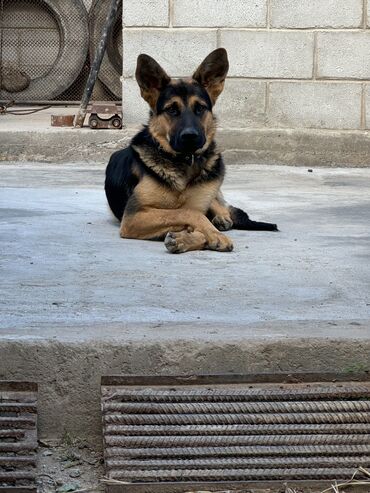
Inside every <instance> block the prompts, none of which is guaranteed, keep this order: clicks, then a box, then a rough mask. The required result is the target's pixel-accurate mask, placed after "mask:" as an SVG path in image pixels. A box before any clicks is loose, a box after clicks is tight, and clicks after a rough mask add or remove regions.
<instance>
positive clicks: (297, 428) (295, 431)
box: [105, 423, 370, 436]
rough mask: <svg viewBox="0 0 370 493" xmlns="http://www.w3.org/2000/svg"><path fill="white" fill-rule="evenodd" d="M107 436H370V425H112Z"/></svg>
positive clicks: (109, 426) (108, 428) (106, 431)
mask: <svg viewBox="0 0 370 493" xmlns="http://www.w3.org/2000/svg"><path fill="white" fill-rule="evenodd" d="M105 433H106V435H124V436H173V435H188V436H197V435H211V436H212V435H217V436H220V435H282V434H285V435H299V434H302V435H309V434H312V435H317V434H333V435H336V434H338V435H339V434H341V433H350V434H361V433H365V434H370V423H365V424H363V423H354V424H353V423H348V424H290V425H289V424H288V425H182V426H181V425H168V426H167V425H142V426H141V425H115V424H109V425H107V426H106V427H105Z"/></svg>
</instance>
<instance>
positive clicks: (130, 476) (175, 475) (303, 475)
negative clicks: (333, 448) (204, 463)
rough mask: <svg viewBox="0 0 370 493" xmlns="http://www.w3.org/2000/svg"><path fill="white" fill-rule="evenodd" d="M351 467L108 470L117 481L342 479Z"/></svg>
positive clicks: (348, 475) (351, 471)
mask: <svg viewBox="0 0 370 493" xmlns="http://www.w3.org/2000/svg"><path fill="white" fill-rule="evenodd" d="M353 473H354V469H353V468H339V467H337V468H334V467H333V468H315V467H312V468H307V469H302V468H295V469H249V470H247V471H246V470H245V469H230V470H227V469H224V470H217V469H216V470H211V469H210V470H197V469H180V470H178V469H168V470H124V471H114V470H113V471H111V473H110V477H111V478H112V479H118V480H135V479H136V478H137V477H138V476H139V477H140V478H141V479H142V480H144V481H158V480H159V481H173V480H185V481H189V480H191V481H204V480H211V481H218V480H223V481H231V480H234V481H247V480H262V479H274V480H284V479H287V478H292V477H294V478H296V479H333V480H334V479H344V478H350V477H351V476H352V475H353Z"/></svg>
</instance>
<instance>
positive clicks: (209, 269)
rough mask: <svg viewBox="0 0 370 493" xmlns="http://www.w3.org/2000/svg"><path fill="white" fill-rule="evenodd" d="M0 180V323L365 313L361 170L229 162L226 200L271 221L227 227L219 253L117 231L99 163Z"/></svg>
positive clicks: (368, 189) (369, 204)
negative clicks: (174, 250)
mask: <svg viewBox="0 0 370 493" xmlns="http://www.w3.org/2000/svg"><path fill="white" fill-rule="evenodd" d="M0 179H1V184H2V190H1V197H0V204H1V211H0V214H1V216H0V221H1V223H0V228H1V251H2V258H1V265H2V272H3V274H2V278H3V282H2V286H1V295H0V299H1V305H2V327H3V328H10V329H11V330H12V331H14V330H17V329H18V331H20V330H22V332H23V330H24V329H31V328H37V329H39V330H40V329H41V328H43V327H45V325H46V326H47V327H49V328H50V326H51V325H52V326H54V325H55V324H58V325H90V326H92V325H93V324H97V323H99V324H101V323H113V322H124V323H125V324H126V323H143V322H148V323H158V324H161V323H165V322H171V323H179V322H180V323H187V322H198V321H201V322H207V323H226V324H249V323H252V322H265V321H278V320H280V321H288V320H290V321H291V320H312V321H317V320H332V321H335V320H347V319H360V320H367V319H369V317H370V265H369V260H370V233H369V217H370V170H325V171H324V170H317V169H315V170H314V172H313V173H309V172H308V171H307V169H303V168H299V169H286V168H284V169H282V168H272V167H248V168H243V167H237V166H235V167H232V168H229V170H228V178H227V181H226V184H225V187H224V190H225V194H226V197H227V199H228V200H229V201H231V202H232V203H233V204H236V205H238V206H241V207H243V208H245V209H246V210H247V211H248V212H249V213H250V215H251V217H252V218H256V219H260V220H270V221H271V222H277V223H278V225H279V228H280V230H281V232H280V233H265V232H241V231H233V232H231V233H230V236H231V237H232V238H233V240H234V243H235V250H234V252H232V253H229V254H227V253H215V252H210V251H202V252H193V253H187V254H185V255H170V254H168V253H167V252H166V250H165V248H164V246H163V244H162V243H159V242H147V241H136V240H122V239H120V237H119V234H118V223H117V222H116V221H115V220H114V219H113V218H112V216H111V215H110V212H109V211H108V209H107V205H106V201H105V196H104V192H103V186H102V183H103V170H102V169H101V168H99V169H94V168H89V169H87V168H84V167H80V168H78V167H73V168H69V167H62V168H61V167H52V166H51V167H46V166H45V165H43V166H42V167H38V166H37V165H34V166H32V165H21V166H15V165H11V164H10V165H8V166H3V167H2V168H0ZM333 330H334V329H333ZM32 332H33V333H35V332H34V331H32ZM40 333H43V332H42V331H41V332H40ZM3 335H4V332H3ZM266 335H267V336H268V335H269V334H266ZM369 335H370V334H369Z"/></svg>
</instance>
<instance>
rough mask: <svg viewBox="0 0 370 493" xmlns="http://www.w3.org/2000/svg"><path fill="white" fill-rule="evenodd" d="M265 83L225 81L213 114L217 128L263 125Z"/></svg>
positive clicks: (237, 80)
mask: <svg viewBox="0 0 370 493" xmlns="http://www.w3.org/2000/svg"><path fill="white" fill-rule="evenodd" d="M265 97H266V83H265V82H261V81H250V80H243V79H226V84H225V89H224V92H223V93H222V94H221V96H220V97H219V100H218V101H217V103H216V106H215V110H214V113H215V115H216V116H217V119H218V122H219V126H220V127H224V128H229V127H238V128H244V127H260V126H263V125H264V123H265Z"/></svg>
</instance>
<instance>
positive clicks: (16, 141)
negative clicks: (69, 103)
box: [0, 106, 370, 167]
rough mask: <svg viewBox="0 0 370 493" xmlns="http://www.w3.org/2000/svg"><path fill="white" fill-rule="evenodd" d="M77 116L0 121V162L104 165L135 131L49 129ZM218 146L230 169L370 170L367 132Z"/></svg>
mask: <svg viewBox="0 0 370 493" xmlns="http://www.w3.org/2000/svg"><path fill="white" fill-rule="evenodd" d="M76 112H77V107H67V108H63V107H60V106H58V107H52V108H48V109H45V110H43V111H41V112H39V113H34V114H31V115H26V116H20V115H11V114H3V115H0V161H40V162H46V163H71V162H74V163H79V162H86V163H96V162H100V163H103V162H106V161H107V159H108V158H109V156H110V155H111V154H112V152H113V151H115V150H117V149H120V148H123V147H125V146H126V145H127V144H128V142H129V141H130V139H131V138H132V136H133V135H134V134H135V133H136V132H137V130H138V128H139V127H131V126H127V127H126V126H125V127H124V128H123V129H122V130H91V129H90V128H88V127H85V128H83V129H74V128H57V127H51V124H50V121H51V115H52V114H56V115H63V114H64V115H65V114H72V115H73V114H75V113H76ZM144 123H146V122H145V120H144V121H143V124H144ZM221 125H222V122H221ZM217 143H218V145H219V147H220V148H221V149H222V150H223V152H224V156H225V160H226V162H227V163H229V164H237V163H243V164H270V165H272V164H275V165H276V164H278V165H291V166H313V167H318V166H329V167H331V166H343V167H351V166H352V167H354V166H355V167H369V166H370V159H369V156H370V139H369V132H368V131H363V130H354V131H351V130H317V129H316V130H315V129H309V128H300V129H289V128H266V129H264V128H248V127H245V128H226V127H225V128H222V127H221V128H219V130H218V134H217Z"/></svg>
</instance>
